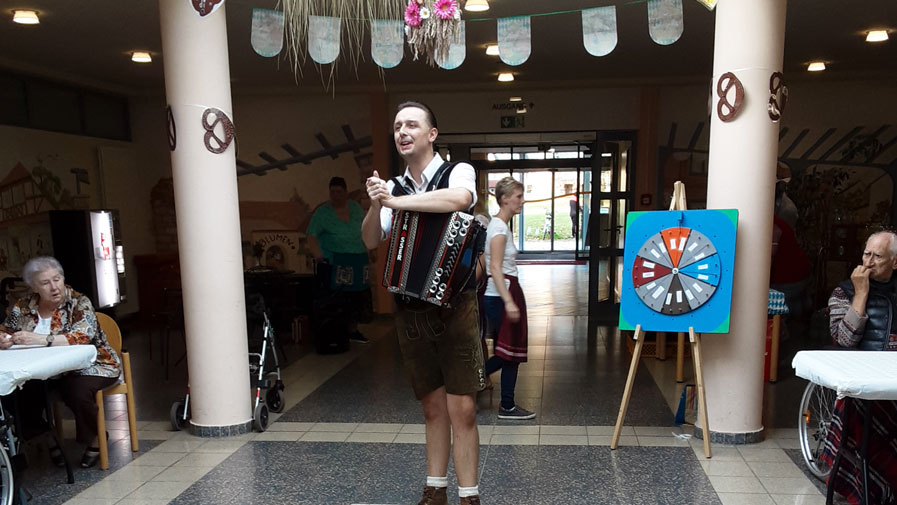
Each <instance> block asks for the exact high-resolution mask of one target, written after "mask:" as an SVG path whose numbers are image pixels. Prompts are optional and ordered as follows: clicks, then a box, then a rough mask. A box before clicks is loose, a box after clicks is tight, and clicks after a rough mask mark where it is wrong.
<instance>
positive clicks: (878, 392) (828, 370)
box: [791, 351, 897, 400]
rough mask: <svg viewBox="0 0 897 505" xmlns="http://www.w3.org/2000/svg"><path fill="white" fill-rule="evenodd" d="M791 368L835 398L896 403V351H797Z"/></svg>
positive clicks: (799, 375)
mask: <svg viewBox="0 0 897 505" xmlns="http://www.w3.org/2000/svg"><path fill="white" fill-rule="evenodd" d="M791 366H793V367H794V372H795V373H796V374H797V376H798V377H803V378H804V379H807V380H809V381H811V382H815V383H816V384H819V385H821V386H825V387H827V388H829V389H833V390H835V391H836V392H837V393H838V398H843V397H845V396H850V397H853V398H862V399H865V400H897V351H800V352H799V353H797V355H795V356H794V361H792V362H791Z"/></svg>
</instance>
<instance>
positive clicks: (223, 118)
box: [202, 107, 236, 154]
mask: <svg viewBox="0 0 897 505" xmlns="http://www.w3.org/2000/svg"><path fill="white" fill-rule="evenodd" d="M209 115H213V116H215V119H214V121H212V122H211V123H210V122H209ZM219 123H220V124H221V128H222V129H223V130H224V138H223V139H222V138H220V137H219V136H218V135H217V134H216V133H215V127H216V126H218V124H219ZM202 128H203V130H205V131H206V134H205V136H203V142H205V144H206V149H208V150H209V152H210V153H214V154H221V153H223V152H224V151H227V148H228V147H229V146H230V143H231V142H233V141H234V138H235V136H236V134H235V133H234V123H233V122H232V121H231V120H230V118H229V117H227V114H225V113H224V111H222V110H221V109H216V108H214V107H209V108H208V109H206V110H204V111H203V113H202ZM213 141H214V143H213Z"/></svg>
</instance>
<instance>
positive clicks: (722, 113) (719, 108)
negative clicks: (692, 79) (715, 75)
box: [716, 72, 744, 123]
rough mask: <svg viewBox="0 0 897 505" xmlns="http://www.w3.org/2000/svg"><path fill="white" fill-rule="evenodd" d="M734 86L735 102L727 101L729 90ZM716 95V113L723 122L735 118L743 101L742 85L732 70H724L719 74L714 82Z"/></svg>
mask: <svg viewBox="0 0 897 505" xmlns="http://www.w3.org/2000/svg"><path fill="white" fill-rule="evenodd" d="M733 87H734V88H735V102H734V103H729V97H728V93H729V90H730V89H732V88H733ZM716 95H717V96H718V97H719V101H718V102H717V103H716V114H717V115H718V116H719V118H720V120H722V121H723V122H724V123H728V122H730V121H733V120H734V119H735V116H737V115H738V113H739V112H740V111H741V106H742V104H743V103H744V85H743V84H741V81H739V80H738V77H735V74H733V73H732V72H726V73H725V74H723V75H721V76H719V81H717V82H716Z"/></svg>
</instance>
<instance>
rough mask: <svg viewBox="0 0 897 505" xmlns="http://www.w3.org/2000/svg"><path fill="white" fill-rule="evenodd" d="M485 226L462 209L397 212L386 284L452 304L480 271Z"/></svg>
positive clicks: (418, 296) (412, 295) (421, 297)
mask: <svg viewBox="0 0 897 505" xmlns="http://www.w3.org/2000/svg"><path fill="white" fill-rule="evenodd" d="M485 242H486V229H485V228H484V227H483V225H481V224H480V223H479V222H478V221H477V220H476V219H474V217H473V216H472V215H470V214H467V213H464V212H452V213H445V214H435V213H429V212H415V211H404V210H403V211H399V210H397V211H395V212H394V213H393V221H392V231H391V232H390V234H389V252H388V256H387V258H386V268H385V269H384V271H383V286H384V287H385V288H386V289H387V291H389V292H390V293H395V294H397V295H402V296H406V297H409V298H414V299H418V300H422V301H425V302H429V303H432V304H434V305H437V306H445V307H451V300H452V298H453V297H454V295H456V294H458V293H460V292H461V290H463V289H464V288H465V287H466V286H467V284H468V282H470V280H471V278H472V276H473V275H474V273H475V272H476V264H477V259H478V258H479V255H480V253H482V252H483V248H484V245H485Z"/></svg>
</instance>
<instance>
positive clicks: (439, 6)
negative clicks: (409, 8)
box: [433, 0, 458, 20]
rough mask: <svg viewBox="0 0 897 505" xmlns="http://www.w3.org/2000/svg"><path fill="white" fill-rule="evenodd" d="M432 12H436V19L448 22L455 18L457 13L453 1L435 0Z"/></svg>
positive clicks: (456, 6) (455, 4)
mask: <svg viewBox="0 0 897 505" xmlns="http://www.w3.org/2000/svg"><path fill="white" fill-rule="evenodd" d="M433 10H434V11H436V17H438V18H439V19H443V20H449V19H452V18H453V17H455V12H457V11H458V4H457V3H456V2H455V0H436V3H435V4H433Z"/></svg>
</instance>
